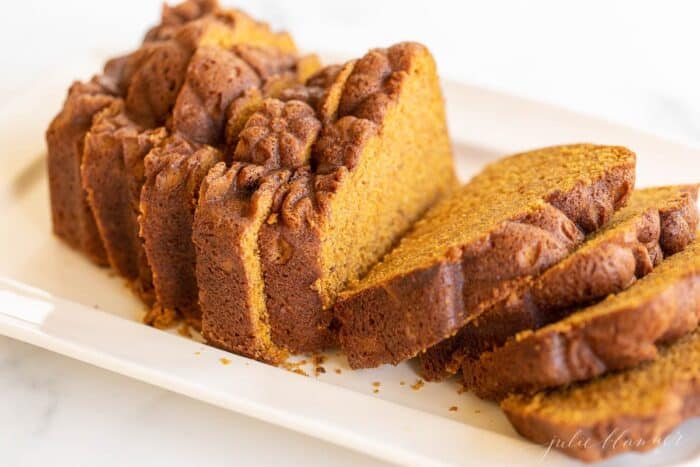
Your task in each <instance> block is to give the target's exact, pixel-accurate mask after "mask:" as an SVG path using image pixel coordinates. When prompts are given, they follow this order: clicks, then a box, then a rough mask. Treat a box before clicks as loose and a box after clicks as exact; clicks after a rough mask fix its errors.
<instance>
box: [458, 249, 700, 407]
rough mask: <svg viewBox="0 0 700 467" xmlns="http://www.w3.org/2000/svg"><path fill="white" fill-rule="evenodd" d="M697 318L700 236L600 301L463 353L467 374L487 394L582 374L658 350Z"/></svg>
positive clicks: (647, 357) (612, 367)
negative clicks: (474, 354) (471, 356)
mask: <svg viewBox="0 0 700 467" xmlns="http://www.w3.org/2000/svg"><path fill="white" fill-rule="evenodd" d="M699 318H700V240H695V241H693V242H692V243H691V244H690V245H688V247H687V248H686V249H685V250H683V251H682V252H680V253H676V254H675V255H673V256H671V257H669V258H668V259H666V260H665V261H664V262H662V263H661V264H660V265H659V266H658V267H657V268H656V269H654V271H652V272H651V273H649V274H648V275H647V276H646V277H644V278H642V279H640V280H639V281H637V282H636V283H635V284H634V285H633V286H632V287H630V288H628V289H627V290H625V291H623V292H621V293H619V294H617V295H611V296H610V297H608V298H607V299H605V300H603V301H602V302H600V303H598V304H597V305H594V306H591V307H589V308H585V309H583V310H581V311H579V312H576V313H574V314H572V315H570V316H568V317H567V318H565V319H563V320H561V321H558V322H556V323H554V324H550V325H548V326H545V327H543V328H541V329H538V330H536V331H523V332H521V333H519V334H517V335H516V336H515V338H514V339H512V340H509V341H508V342H507V343H506V344H505V345H503V346H501V347H498V348H496V349H494V350H493V351H490V352H485V353H483V354H481V356H480V357H479V359H478V360H465V361H464V365H463V367H462V371H463V375H464V382H465V385H466V387H467V388H469V389H471V390H473V391H474V392H475V393H476V395H478V396H479V397H482V398H489V399H501V398H503V397H504V396H506V395H507V394H509V393H511V392H513V393H516V392H534V391H538V390H540V389H544V388H548V387H553V386H560V385H563V384H568V383H572V382H575V381H583V380H587V379H590V378H593V377H595V376H598V375H601V374H603V373H605V372H607V371H610V370H621V369H625V368H630V367H632V366H634V365H637V364H639V363H641V362H644V361H647V360H653V359H654V358H656V356H657V353H658V351H657V345H658V344H660V343H665V342H670V341H673V340H675V339H677V338H678V337H680V336H682V335H684V334H686V333H688V332H690V331H692V330H693V329H694V328H695V327H696V326H697V324H698V319H699Z"/></svg>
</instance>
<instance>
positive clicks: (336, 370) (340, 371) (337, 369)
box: [335, 368, 343, 374]
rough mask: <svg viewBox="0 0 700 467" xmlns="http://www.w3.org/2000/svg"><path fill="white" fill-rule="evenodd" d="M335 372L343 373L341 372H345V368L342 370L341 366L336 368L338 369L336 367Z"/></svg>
mask: <svg viewBox="0 0 700 467" xmlns="http://www.w3.org/2000/svg"><path fill="white" fill-rule="evenodd" d="M335 372H336V373H337V374H341V373H342V372H343V370H341V369H340V368H336V369H335Z"/></svg>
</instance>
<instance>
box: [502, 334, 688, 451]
mask: <svg viewBox="0 0 700 467" xmlns="http://www.w3.org/2000/svg"><path fill="white" fill-rule="evenodd" d="M699 398H700V330H698V329H696V330H695V331H694V332H693V333H692V334H690V335H688V336H685V337H683V338H682V339H679V340H678V341H677V342H675V343H673V344H671V345H668V346H664V347H662V348H660V349H659V355H658V357H657V359H656V360H654V361H653V362H649V363H646V364H642V365H640V366H639V367H637V368H634V369H632V370H627V371H624V372H620V373H613V374H611V375H608V376H603V377H600V378H596V379H594V380H592V381H589V382H586V383H581V384H575V385H571V386H567V387H564V388H561V389H557V390H553V391H548V392H540V393H537V394H535V395H532V396H527V395H511V396H509V397H507V398H506V399H504V400H503V401H502V402H501V408H502V409H503V411H504V412H505V414H506V416H507V417H508V420H510V422H511V423H512V424H513V426H514V427H515V429H516V430H517V431H518V432H519V433H520V434H521V435H523V436H524V437H526V438H528V439H530V440H532V441H534V442H536V443H539V444H544V445H547V446H552V447H553V448H555V449H561V450H563V451H564V452H565V453H566V454H568V455H570V456H573V457H577V458H579V459H582V460H584V461H587V462H593V461H599V460H602V459H604V458H606V457H610V456H613V455H616V454H620V453H623V452H626V451H648V450H651V449H654V448H656V447H658V446H660V445H663V441H664V438H665V437H666V436H667V435H668V434H669V433H670V432H671V431H672V430H673V429H674V428H675V427H676V426H677V425H679V424H680V423H681V422H682V421H683V420H685V419H688V418H690V417H697V416H700V404H698V402H697V401H698V399H699ZM571 440H575V441H580V442H570V441H571Z"/></svg>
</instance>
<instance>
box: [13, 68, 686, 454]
mask: <svg viewBox="0 0 700 467" xmlns="http://www.w3.org/2000/svg"><path fill="white" fill-rule="evenodd" d="M97 69H99V66H98V64H97V63H95V62H93V61H91V60H85V61H83V62H80V63H78V64H75V65H73V66H66V69H65V70H63V71H59V72H57V73H56V74H54V75H52V76H50V77H46V79H43V80H42V87H41V88H40V89H35V90H33V92H32V93H30V94H26V95H23V96H19V97H17V98H15V99H14V100H13V101H11V102H10V103H9V104H8V105H6V106H5V107H4V108H3V109H2V110H0V144H1V145H2V146H1V147H2V150H3V157H2V169H1V170H0V210H1V212H2V228H0V334H4V335H6V336H9V337H12V338H15V339H19V340H22V341H25V342H28V343H31V344H34V345H37V346H40V347H44V348H46V349H49V350H52V351H54V352H58V353H60V354H63V355H67V356H69V357H72V358H76V359H79V360H82V361H85V362H88V363H91V364H93V365H96V366H99V367H102V368H105V369H108V370H111V371H114V372H117V373H121V374H123V375H126V376H129V377H132V378H136V379H138V380H141V381H145V382H148V383H151V384H154V385H156V386H160V387H163V388H166V389H169V390H172V391H175V392H178V393H181V394H185V395H187V396H189V397H192V398H195V399H199V400H202V401H206V402H208V403H211V404H214V405H217V406H220V407H222V408H223V409H228V410H233V411H237V412H241V413H244V414H247V415H250V416H253V417H256V418H259V419H262V420H265V421H267V422H270V423H274V424H278V425H281V426H284V427H287V428H289V429H292V430H296V431H299V432H303V433H306V434H309V435H312V436H316V437H318V438H321V439H324V440H327V441H330V442H333V443H337V444H340V445H343V446H346V447H349V448H352V449H356V450H359V451H362V452H364V453H367V454H369V455H372V456H375V457H378V458H381V459H384V460H387V461H390V462H395V463H400V464H410V465H488V464H497V465H516V464H524V465H532V464H536V463H544V464H546V465H566V464H569V463H571V462H572V461H570V460H569V459H567V458H565V457H564V456H563V455H561V454H558V453H556V452H549V451H548V450H547V449H546V447H544V446H537V445H533V444H530V443H528V442H525V441H524V440H522V439H521V438H520V437H519V436H518V435H517V434H516V433H515V432H514V431H513V429H512V428H511V427H510V425H509V424H508V422H507V420H506V419H505V417H504V416H503V415H502V414H501V413H500V411H499V410H498V409H497V407H496V406H495V405H493V404H489V403H485V402H482V401H480V400H478V399H476V398H475V397H473V396H471V395H469V394H460V393H459V391H458V389H459V385H458V384H457V382H456V381H449V382H445V383H439V384H425V385H424V386H423V387H419V386H420V384H418V385H417V384H416V382H417V381H418V379H419V376H418V373H417V370H416V365H415V364H414V363H413V362H408V363H404V364H402V365H399V366H397V367H391V366H385V367H383V368H379V369H375V370H366V371H357V372H352V371H350V370H349V369H348V367H347V363H346V361H345V359H344V358H343V357H342V356H340V355H338V354H337V353H329V354H328V355H327V358H326V360H325V362H323V363H322V364H321V365H320V366H323V369H324V370H325V373H318V374H317V372H316V371H315V367H316V366H317V365H314V364H312V363H309V364H307V365H305V366H302V367H300V368H301V369H303V370H304V371H305V372H306V373H307V374H308V376H303V375H299V374H296V373H294V372H291V371H288V370H285V369H282V368H275V367H272V366H268V365H264V364H261V363H258V362H255V361H252V360H249V359H246V358H242V357H239V356H236V355H232V354H229V353H227V352H223V351H221V350H218V349H215V348H212V347H208V346H206V345H204V344H201V343H199V342H197V341H195V340H192V339H188V338H185V337H182V336H180V335H178V334H177V333H176V332H163V331H159V330H156V329H153V328H150V327H147V326H145V325H142V324H141V323H140V319H141V316H142V315H143V313H144V309H143V306H142V305H141V304H140V303H139V302H138V301H137V300H136V299H135V298H134V297H133V296H132V295H131V294H130V293H129V292H128V290H127V289H126V287H125V286H124V284H123V282H122V281H121V280H120V279H119V278H117V277H114V276H113V275H112V274H111V273H110V272H109V271H107V270H103V269H98V268H96V267H94V266H92V264H90V263H89V262H88V261H87V260H85V259H84V258H83V257H82V256H80V255H79V254H77V253H76V252H74V251H72V250H70V249H69V248H67V247H66V246H65V245H64V244H63V243H61V242H60V241H59V240H57V239H56V238H54V237H53V236H52V234H51V225H50V216H49V205H48V190H47V182H46V169H45V146H44V137H43V132H44V129H45V128H46V126H47V125H48V122H49V120H50V118H51V116H52V115H53V114H54V113H55V112H56V111H57V110H58V108H59V107H60V104H61V102H62V99H63V97H64V94H65V90H66V88H67V86H68V84H69V82H70V80H71V79H72V78H73V77H74V76H89V74H90V72H91V71H93V70H97ZM444 87H445V94H446V99H447V102H448V114H449V121H450V127H451V133H452V138H453V141H454V149H455V156H456V158H457V161H458V166H459V173H460V176H461V177H462V179H467V178H468V177H469V176H470V175H471V174H473V173H474V172H475V171H477V170H478V169H479V167H481V166H482V165H484V164H485V163H487V162H488V161H490V160H492V159H494V158H495V157H498V156H500V155H504V154H508V153H512V152H516V151H520V150H525V149H529V148H534V147H538V146H545V145H550V144H557V143H566V142H581V141H591V142H600V143H607V144H620V145H625V146H628V147H630V148H631V149H633V150H634V151H636V152H637V154H638V167H639V169H638V176H637V180H638V183H637V185H638V186H649V185H660V184H670V183H682V182H697V181H700V150H697V149H692V148H688V147H684V146H682V145H679V144H675V143H671V142H667V141H664V140H662V139H659V138H657V137H654V136H651V135H648V134H644V133H641V132H637V131H634V130H630V129H627V128H623V127H619V126H616V125H613V124H609V123H606V122H602V121H599V120H596V119H593V118H589V117H585V116H580V115H576V114H573V113H571V112H568V111H565V110H562V109H558V108H554V107H551V106H548V105H544V104H540V103H536V102H532V101H528V100H524V99H519V98H514V97H510V96H505V95H502V94H498V93H496V92H493V91H489V90H485V89H480V88H475V87H471V86H465V85H459V84H455V83H449V82H448V83H445V86H444ZM455 408H456V409H455ZM679 435H680V437H679ZM673 439H674V440H675V441H674V442H672V443H667V444H666V445H664V446H663V447H661V448H659V449H657V450H656V451H654V452H652V453H649V454H645V455H638V454H627V455H624V456H620V457H618V458H615V459H613V460H611V461H608V462H606V463H605V465H633V464H634V465H635V466H641V465H669V464H679V463H686V462H692V461H693V460H694V459H696V460H697V459H698V456H699V453H698V449H699V448H700V422H699V421H697V420H696V421H690V422H688V423H685V424H684V425H682V426H681V427H680V428H679V430H677V432H676V433H674V438H673Z"/></svg>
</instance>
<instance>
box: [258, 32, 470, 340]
mask: <svg viewBox="0 0 700 467" xmlns="http://www.w3.org/2000/svg"><path fill="white" fill-rule="evenodd" d="M337 97H338V101H337V111H336V112H332V113H333V114H335V116H336V117H337V121H335V122H333V123H328V122H325V123H324V128H323V130H322V132H321V135H320V137H319V140H318V142H317V143H316V144H315V146H314V151H313V155H312V161H313V162H312V169H313V170H312V171H311V172H309V173H308V174H305V175H303V176H301V177H298V178H296V179H295V181H294V183H293V184H291V185H289V187H288V190H287V192H286V193H285V194H284V195H283V196H280V197H279V198H278V201H279V202H278V203H276V204H275V205H273V208H272V209H273V211H272V217H271V219H269V221H268V222H266V223H264V224H263V225H262V228H261V231H260V241H259V249H260V253H261V255H262V256H261V261H262V270H263V274H264V279H265V293H266V296H267V311H268V314H269V318H270V324H271V326H272V336H273V340H274V341H275V342H276V343H277V344H278V345H280V346H283V347H285V348H287V349H289V350H291V351H295V352H313V351H318V350H321V349H324V348H326V347H328V346H330V345H332V344H333V343H334V342H335V333H334V332H333V330H332V329H331V321H332V306H333V304H334V302H335V298H336V296H337V294H338V293H339V292H340V291H341V290H343V289H344V288H345V287H346V286H347V285H348V284H349V283H351V282H353V281H355V280H357V279H358V278H359V277H360V276H362V275H363V274H365V273H366V272H367V271H368V270H369V268H370V267H371V266H372V264H374V263H375V262H376V261H377V260H379V259H380V258H381V257H382V256H383V255H384V254H385V253H386V252H387V251H388V250H389V249H390V248H391V246H392V245H393V244H394V243H395V242H396V241H397V240H398V238H400V237H401V235H403V234H404V233H405V232H406V231H407V230H408V229H409V227H410V226H411V224H412V223H413V222H415V221H416V220H417V219H418V218H419V217H420V216H421V215H423V214H424V212H425V211H426V210H427V209H428V208H429V207H430V206H431V205H432V204H434V203H435V202H436V201H437V200H438V199H439V198H441V197H442V196H444V195H445V194H446V193H449V192H451V191H453V190H454V188H455V186H456V176H455V172H454V167H453V160H452V152H451V148H450V142H449V138H448V134H447V125H446V120H445V112H444V105H443V99H442V94H441V91H440V84H439V78H438V75H437V72H436V67H435V63H434V60H433V57H432V55H431V54H430V52H429V51H428V50H427V48H426V47H424V46H423V45H420V44H416V43H401V44H396V45H394V46H392V47H389V48H388V49H375V50H372V51H370V52H369V53H367V54H366V55H365V56H364V57H362V58H361V59H359V60H358V61H357V63H356V64H355V65H354V67H353V69H352V71H351V73H350V75H349V77H348V79H347V83H345V86H344V89H343V90H342V93H337Z"/></svg>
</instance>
